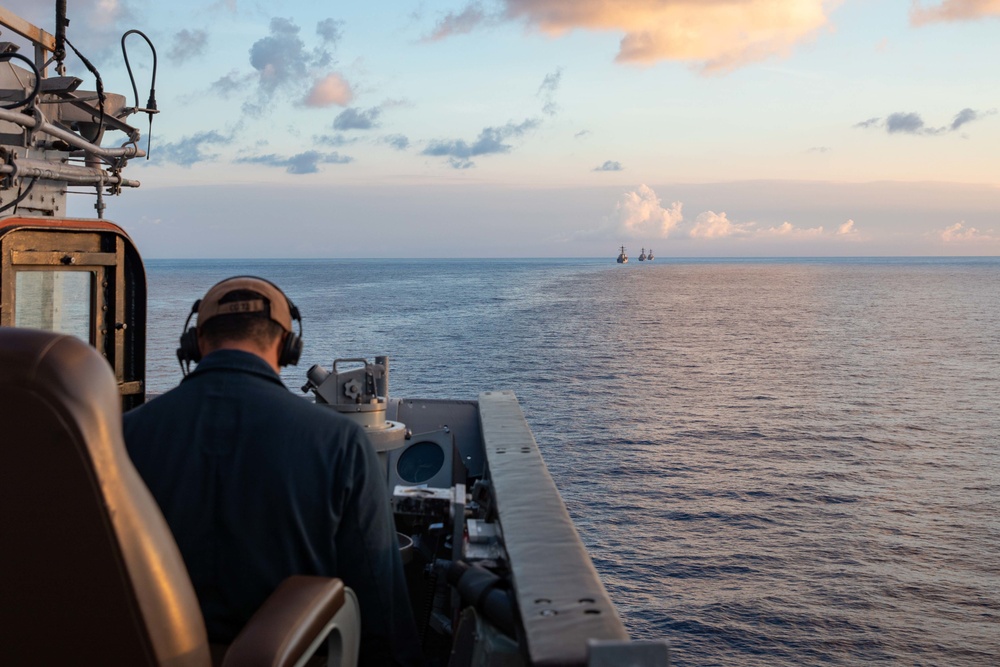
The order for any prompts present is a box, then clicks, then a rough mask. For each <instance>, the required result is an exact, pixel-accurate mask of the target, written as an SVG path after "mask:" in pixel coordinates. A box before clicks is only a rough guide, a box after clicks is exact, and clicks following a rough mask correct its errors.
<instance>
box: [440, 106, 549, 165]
mask: <svg viewBox="0 0 1000 667" xmlns="http://www.w3.org/2000/svg"><path fill="white" fill-rule="evenodd" d="M538 124H539V122H538V120H537V119H534V118H528V119H525V120H524V121H522V122H520V123H514V122H513V121H511V122H509V123H507V124H506V125H502V126H500V127H487V128H484V129H483V131H482V132H480V133H479V136H478V137H477V138H476V140H475V141H474V142H472V143H468V142H466V141H465V140H464V139H452V140H446V139H438V140H434V141H431V142H430V143H429V144H428V145H427V148H425V149H424V150H423V151H422V154H423V155H431V156H437V157H447V158H449V160H448V164H450V165H451V166H452V167H453V168H455V169H469V168H470V167H474V166H475V163H474V162H472V161H471V160H470V158H473V157H477V156H480V155H491V154H496V153H509V152H510V151H511V150H512V149H513V146H512V145H511V144H509V143H505V142H507V141H508V140H510V139H512V138H517V137H521V136H523V135H524V134H525V133H526V132H528V131H530V130H533V129H535V128H536V127H538Z"/></svg>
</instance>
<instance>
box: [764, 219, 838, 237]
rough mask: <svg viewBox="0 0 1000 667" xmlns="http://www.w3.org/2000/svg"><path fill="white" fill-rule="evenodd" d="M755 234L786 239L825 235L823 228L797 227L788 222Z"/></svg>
mask: <svg viewBox="0 0 1000 667" xmlns="http://www.w3.org/2000/svg"><path fill="white" fill-rule="evenodd" d="M754 233H755V234H758V235H760V236H783V237H786V238H799V239H802V238H813V237H817V236H822V235H823V227H822V226H820V227H809V228H803V227H796V226H795V225H793V224H792V223H790V222H788V221H787V220H786V221H785V222H783V223H781V224H780V225H777V226H775V227H766V228H761V229H757V230H756V231H755V232H754Z"/></svg>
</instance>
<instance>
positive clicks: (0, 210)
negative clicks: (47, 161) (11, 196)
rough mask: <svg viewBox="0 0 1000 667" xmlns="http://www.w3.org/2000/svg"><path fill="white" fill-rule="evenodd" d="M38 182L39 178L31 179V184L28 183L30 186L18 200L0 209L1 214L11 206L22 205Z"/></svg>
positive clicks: (22, 192)
mask: <svg viewBox="0 0 1000 667" xmlns="http://www.w3.org/2000/svg"><path fill="white" fill-rule="evenodd" d="M37 180H38V179H37V178H33V179H31V182H30V183H28V186H27V187H26V188H24V189H23V190H22V191H21V194H19V195H18V196H17V199H15V200H14V201H12V202H10V203H7V204H4V205H3V206H2V207H0V213H3V212H4V211H6V210H7V209H9V208H10V207H11V206H17V205H18V204H20V203H21V202H22V201H23V200H24V198H25V197H27V196H28V193H29V192H31V188H33V187H35V181H37Z"/></svg>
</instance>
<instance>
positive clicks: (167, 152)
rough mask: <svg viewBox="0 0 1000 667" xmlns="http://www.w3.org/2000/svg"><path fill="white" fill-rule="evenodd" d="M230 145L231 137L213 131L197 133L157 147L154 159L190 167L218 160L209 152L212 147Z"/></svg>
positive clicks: (216, 155) (215, 155)
mask: <svg viewBox="0 0 1000 667" xmlns="http://www.w3.org/2000/svg"><path fill="white" fill-rule="evenodd" d="M232 143H233V136H232V135H227V134H222V133H221V132H217V131H215V130H211V131H208V132H198V133H196V134H192V135H189V136H186V137H182V138H181V139H178V140H177V141H172V142H168V143H165V144H161V145H159V146H157V147H156V149H157V158H156V159H157V161H158V162H161V163H162V162H169V163H173V164H179V165H181V166H182V167H190V166H191V165H193V164H196V163H198V162H209V161H212V160H215V159H216V158H218V157H219V156H218V154H217V153H214V152H211V150H212V147H213V146H228V145H230V144H232Z"/></svg>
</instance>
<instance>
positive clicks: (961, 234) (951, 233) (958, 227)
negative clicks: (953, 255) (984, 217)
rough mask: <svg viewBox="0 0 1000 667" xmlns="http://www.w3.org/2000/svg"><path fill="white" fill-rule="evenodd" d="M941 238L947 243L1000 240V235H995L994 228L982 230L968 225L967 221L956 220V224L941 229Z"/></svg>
mask: <svg viewBox="0 0 1000 667" xmlns="http://www.w3.org/2000/svg"><path fill="white" fill-rule="evenodd" d="M941 240H942V241H944V242H945V243H957V242H968V241H981V242H982V241H985V242H993V241H1000V237H997V236H995V235H994V233H993V230H988V231H986V232H981V231H979V230H978V229H976V228H975V227H966V226H965V221H964V220H963V221H962V222H956V223H955V224H954V225H952V226H950V227H947V228H945V229H944V230H942V231H941Z"/></svg>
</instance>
